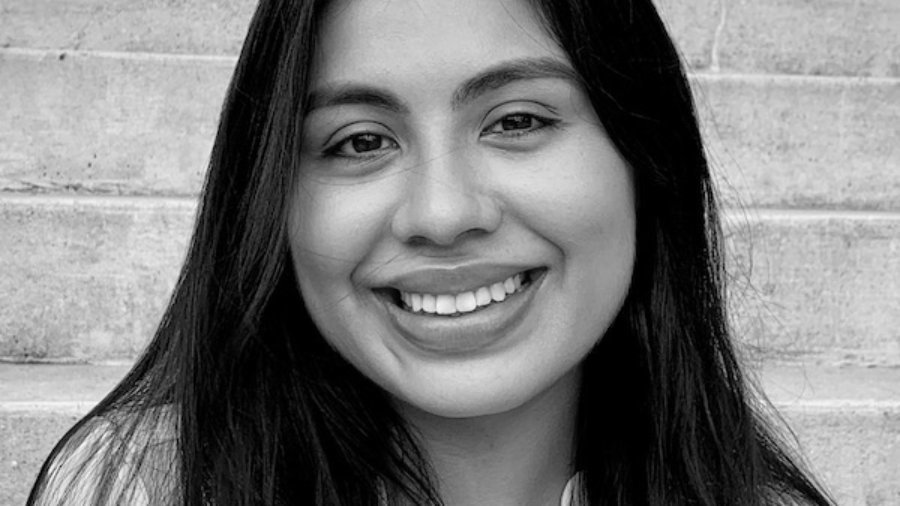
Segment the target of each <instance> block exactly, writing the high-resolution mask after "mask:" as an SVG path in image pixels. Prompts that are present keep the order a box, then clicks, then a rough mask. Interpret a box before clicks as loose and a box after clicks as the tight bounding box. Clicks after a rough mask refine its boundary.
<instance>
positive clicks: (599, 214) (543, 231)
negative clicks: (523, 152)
mask: <svg viewBox="0 0 900 506" xmlns="http://www.w3.org/2000/svg"><path fill="white" fill-rule="evenodd" d="M505 181H507V183H506V184H507V185H509V186H508V187H507V192H506V193H507V195H509V196H512V199H511V200H512V202H513V205H514V207H515V209H516V214H518V215H520V216H523V217H524V218H523V221H525V222H527V224H528V225H530V226H531V227H533V228H534V229H535V230H536V231H537V233H539V234H540V235H543V236H544V237H546V238H547V239H549V240H550V242H552V243H553V244H555V245H556V246H557V248H559V250H561V251H560V252H561V253H562V254H564V256H566V257H567V260H569V261H571V260H573V258H571V257H572V256H581V255H588V256H594V257H605V256H608V255H612V254H615V253H625V252H627V251H628V250H632V249H633V247H634V244H633V243H634V234H635V231H634V228H635V222H636V218H635V205H634V189H633V185H632V180H631V169H630V168H629V167H628V165H627V164H626V163H625V161H624V160H623V159H622V158H621V157H620V156H619V154H618V152H616V151H615V149H614V148H613V147H612V145H611V144H610V143H609V142H608V141H607V140H606V139H605V137H603V138H600V135H599V134H598V135H596V136H592V137H584V136H582V137H575V138H573V139H572V142H571V143H567V144H566V145H564V146H561V147H560V148H559V149H556V150H554V151H553V152H551V153H548V154H546V155H544V156H541V157H540V159H538V160H535V161H534V162H533V163H532V164H530V166H529V167H528V168H527V169H526V170H525V171H523V172H520V174H519V176H518V177H508V178H505Z"/></svg>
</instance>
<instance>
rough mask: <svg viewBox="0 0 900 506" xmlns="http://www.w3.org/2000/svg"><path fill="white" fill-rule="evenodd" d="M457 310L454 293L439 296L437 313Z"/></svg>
mask: <svg viewBox="0 0 900 506" xmlns="http://www.w3.org/2000/svg"><path fill="white" fill-rule="evenodd" d="M455 312H456V297H454V296H452V295H438V296H437V314H453V313H455Z"/></svg>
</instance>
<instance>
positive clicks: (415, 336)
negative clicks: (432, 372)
mask: <svg viewBox="0 0 900 506" xmlns="http://www.w3.org/2000/svg"><path fill="white" fill-rule="evenodd" d="M545 275H546V271H545V272H542V273H540V274H539V275H537V276H536V277H535V279H532V280H531V282H530V283H529V284H528V285H527V286H526V287H525V289H524V290H522V291H521V292H516V293H514V294H512V295H509V296H507V298H506V299H505V300H504V301H503V302H494V303H493V304H491V305H489V306H486V307H485V308H484V309H480V310H477V311H473V312H471V313H465V314H462V315H460V316H437V315H433V314H429V313H421V312H420V313H411V312H409V311H405V310H403V309H401V308H399V307H398V306H397V305H396V304H394V303H393V302H391V301H388V300H386V299H384V298H383V297H379V299H380V300H381V301H382V303H383V304H384V306H385V307H386V308H387V312H388V315H389V316H390V320H391V322H392V323H393V324H394V326H395V327H396V328H397V330H398V331H399V332H400V334H401V335H402V336H403V337H404V338H405V339H406V340H407V341H408V342H410V343H412V344H413V345H414V346H415V347H417V348H420V349H423V350H425V351H428V352H431V353H437V354H442V355H463V354H467V353H471V352H475V351H480V350H484V349H487V348H489V347H491V346H492V345H496V344H499V343H500V342H501V341H503V340H504V337H506V336H508V335H510V333H511V331H512V330H514V329H515V328H516V327H517V326H518V325H520V324H521V323H522V322H523V321H524V319H525V316H526V314H527V313H528V310H529V308H530V307H531V304H532V302H533V300H534V297H535V294H536V293H537V291H538V288H539V287H540V285H541V284H542V283H543V280H544V276H545Z"/></svg>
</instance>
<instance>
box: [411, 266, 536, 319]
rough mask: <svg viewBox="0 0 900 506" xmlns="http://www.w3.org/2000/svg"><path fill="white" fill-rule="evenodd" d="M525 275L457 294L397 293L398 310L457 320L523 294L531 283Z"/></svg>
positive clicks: (524, 273)
mask: <svg viewBox="0 0 900 506" xmlns="http://www.w3.org/2000/svg"><path fill="white" fill-rule="evenodd" d="M529 272H530V271H526V272H520V273H518V274H515V275H513V276H510V277H508V278H506V279H505V280H503V281H499V282H496V283H491V284H487V285H485V286H482V287H479V288H477V289H475V290H469V291H465V292H461V293H450V294H431V293H413V292H404V291H400V301H401V308H403V309H404V310H406V311H409V312H412V313H426V314H432V315H440V316H450V317H453V316H461V315H464V314H466V313H471V312H473V311H477V310H479V309H482V308H486V307H488V306H492V305H494V304H497V303H500V302H503V301H504V300H506V298H507V297H509V296H511V295H514V294H516V293H518V292H520V291H522V290H524V289H525V288H527V286H528V284H529V283H530V282H531V276H530V275H529Z"/></svg>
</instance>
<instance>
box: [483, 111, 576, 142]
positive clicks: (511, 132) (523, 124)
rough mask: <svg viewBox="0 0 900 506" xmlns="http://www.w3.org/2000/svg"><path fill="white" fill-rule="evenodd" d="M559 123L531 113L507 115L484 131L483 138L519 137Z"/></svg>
mask: <svg viewBox="0 0 900 506" xmlns="http://www.w3.org/2000/svg"><path fill="white" fill-rule="evenodd" d="M558 122H559V121H558V120H553V119H550V118H543V117H540V116H537V115H534V114H530V113H513V114H507V115H506V116H503V117H502V118H500V119H499V120H497V121H495V122H494V123H492V124H491V125H490V126H488V127H487V128H485V129H484V130H482V132H481V136H482V137H484V136H488V135H492V136H493V135H499V136H502V137H519V136H522V135H527V134H530V133H532V132H535V131H537V130H541V129H543V128H547V127H552V126H555V125H556V124H557V123H558Z"/></svg>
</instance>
